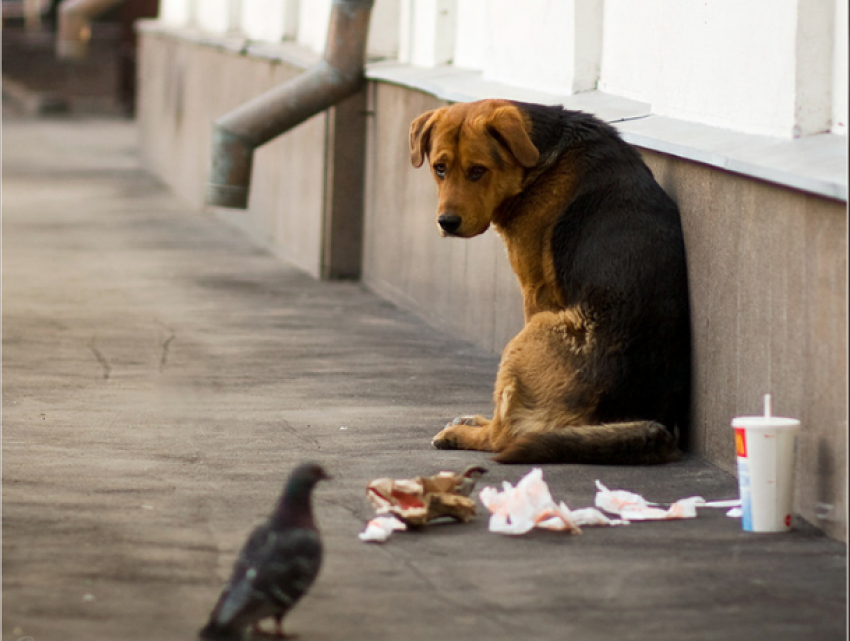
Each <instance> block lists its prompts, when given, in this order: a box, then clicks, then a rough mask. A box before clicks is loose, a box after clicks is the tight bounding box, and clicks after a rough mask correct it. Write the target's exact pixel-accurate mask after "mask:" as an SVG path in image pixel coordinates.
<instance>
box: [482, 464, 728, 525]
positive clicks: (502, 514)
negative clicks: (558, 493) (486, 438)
mask: <svg viewBox="0 0 850 641" xmlns="http://www.w3.org/2000/svg"><path fill="white" fill-rule="evenodd" d="M596 487H597V490H598V491H597V493H596V500H595V504H596V508H584V509H580V510H570V509H569V508H568V507H567V505H566V503H564V502H563V501H561V502H559V503H555V501H554V499H552V495H551V493H550V491H549V486H548V485H547V484H546V482H545V481H544V480H543V471H542V470H541V469H540V468H534V469H533V470H531V472H529V473H528V474H526V475H525V476H524V477H523V478H522V479H520V481H519V483H517V485H516V487H514V486H512V485H511V484H510V483H508V482H504V483H503V484H502V491H498V490H496V489H495V488H493V487H485V488H483V489H482V490H481V492H480V493H479V497H480V498H481V502H482V503H483V504H484V505H485V507H487V509H488V510H490V512H491V516H490V525H489V528H490V531H491V532H497V533H500V534H525V533H526V532H529V531H530V530H532V529H533V528H535V527H540V528H544V529H550V530H561V531H566V532H571V533H574V534H579V533H580V532H581V527H582V526H592V525H599V526H611V525H626V524H628V523H629V522H631V521H653V520H655V521H659V520H671V519H692V518H694V517H696V515H697V508H698V507H718V508H719V507H733V506H736V505H740V500H737V499H735V500H731V501H713V502H707V501H706V500H705V499H703V498H702V497H700V496H691V497H688V498H684V499H680V500H678V501H676V502H675V503H673V504H671V505H669V506H664V507H662V506H661V505H660V504H658V503H650V502H649V501H647V500H646V499H644V498H643V497H642V496H640V495H639V494H635V493H633V492H628V491H625V490H609V489H608V488H607V487H605V486H604V485H603V484H602V483H601V482H600V481H596ZM597 508H598V509H597ZM600 510H604V511H605V512H608V513H610V514H615V515H617V516H619V517H620V519H611V518H609V517H608V516H606V515H605V514H604V513H603V512H601V511H600Z"/></svg>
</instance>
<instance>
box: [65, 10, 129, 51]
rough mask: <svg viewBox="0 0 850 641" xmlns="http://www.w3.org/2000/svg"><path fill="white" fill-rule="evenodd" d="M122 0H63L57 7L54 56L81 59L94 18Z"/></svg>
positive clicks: (86, 48)
mask: <svg viewBox="0 0 850 641" xmlns="http://www.w3.org/2000/svg"><path fill="white" fill-rule="evenodd" d="M123 1H124V0H63V2H62V3H61V4H60V5H59V7H58V10H57V12H58V16H59V24H58V27H57V29H56V57H57V58H59V59H60V60H83V59H85V57H86V53H87V52H88V46H89V40H91V22H92V20H93V19H94V18H96V17H98V16H99V15H100V14H102V13H104V12H105V11H106V10H107V9H111V8H112V7H114V6H115V5H117V4H121V3H122V2H123Z"/></svg>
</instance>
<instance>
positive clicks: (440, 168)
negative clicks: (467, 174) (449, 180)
mask: <svg viewBox="0 0 850 641" xmlns="http://www.w3.org/2000/svg"><path fill="white" fill-rule="evenodd" d="M434 173H435V174H437V176H438V177H440V178H445V176H446V166H445V165H444V164H443V163H441V162H438V163H434Z"/></svg>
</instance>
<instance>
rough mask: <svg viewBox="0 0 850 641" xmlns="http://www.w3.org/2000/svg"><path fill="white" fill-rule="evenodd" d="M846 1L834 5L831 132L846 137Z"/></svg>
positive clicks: (837, 1)
mask: <svg viewBox="0 0 850 641" xmlns="http://www.w3.org/2000/svg"><path fill="white" fill-rule="evenodd" d="M847 22H848V16H847V0H836V3H835V46H834V49H833V66H832V132H833V133H837V134H843V135H845V136H846V135H847V91H848V88H847Z"/></svg>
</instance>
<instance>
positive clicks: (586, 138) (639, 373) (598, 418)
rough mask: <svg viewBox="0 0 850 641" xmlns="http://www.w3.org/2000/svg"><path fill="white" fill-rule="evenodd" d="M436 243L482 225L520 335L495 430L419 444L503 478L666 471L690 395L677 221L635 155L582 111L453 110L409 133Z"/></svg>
mask: <svg viewBox="0 0 850 641" xmlns="http://www.w3.org/2000/svg"><path fill="white" fill-rule="evenodd" d="M426 157H427V158H428V160H429V162H430V165H431V172H432V174H433V176H434V179H435V180H436V182H437V186H438V189H439V208H438V210H437V222H438V225H439V228H440V231H441V233H442V234H443V235H444V236H457V237H461V238H470V237H472V236H476V235H478V234H481V233H483V232H485V231H486V230H487V228H488V227H490V226H491V225H492V226H493V227H494V228H495V229H496V231H497V232H499V234H500V235H501V236H502V238H503V239H504V241H505V245H506V246H507V250H508V257H509V259H510V262H511V266H512V267H513V269H514V271H515V272H516V274H517V276H518V278H519V283H520V287H521V289H522V296H523V302H524V306H525V327H524V328H523V329H522V331H521V332H520V333H519V334H518V335H517V336H516V337H514V338H513V339H512V340H511V341H510V343H508V345H507V347H505V350H504V352H503V354H502V362H501V365H500V367H499V373H498V376H497V378H496V388H495V393H494V401H495V411H494V414H493V418H492V419H487V418H484V417H482V416H466V417H459V418H457V419H455V420H454V421H453V422H452V423H450V424H449V425H447V426H446V427H445V428H444V429H443V430H442V431H441V432H440V433H439V434H437V435H436V436H435V437H434V439H433V441H432V443H433V445H434V446H435V447H438V448H440V449H450V448H458V449H473V450H485V451H491V452H495V453H497V455H496V457H495V460H497V461H500V462H503V463H537V462H540V463H543V462H564V463H604V464H629V463H635V464H648V463H662V462H667V461H671V460H674V459H675V458H677V457H678V454H679V450H678V447H677V442H676V441H677V434H678V432H679V430H683V429H684V428H685V427H686V420H687V411H688V404H689V392H690V320H689V311H688V288H687V274H686V266H685V247H684V241H683V237H682V228H681V222H680V218H679V210H678V208H677V207H676V204H675V203H674V202H673V201H672V200H671V199H670V198H669V197H668V196H667V194H666V193H665V192H664V190H663V189H662V188H661V187H660V185H658V183H657V182H656V181H655V179H654V178H653V176H652V173H651V172H650V170H649V168H648V167H647V166H646V164H645V163H644V162H643V160H642V159H641V157H640V155H639V154H638V152H637V150H635V149H634V148H633V147H631V146H630V145H628V144H627V143H626V142H624V141H623V140H622V139H621V138H620V136H619V135H618V134H617V132H616V131H615V130H614V129H613V128H612V127H611V126H609V125H607V124H606V123H604V122H602V121H601V120H598V119H597V118H595V117H593V116H591V115H589V114H586V113H582V112H579V111H568V110H565V109H563V108H561V107H557V106H555V107H550V106H544V105H535V104H528V103H520V102H513V101H507V100H482V101H479V102H473V103H461V104H455V105H451V106H449V107H444V108H442V109H436V110H434V111H429V112H427V113H424V114H422V115H421V116H419V117H418V118H416V119H415V120H414V121H413V122H412V123H411V126H410V159H411V162H412V163H413V166H414V167H420V166H421V165H422V164H423V162H424V161H425V159H426Z"/></svg>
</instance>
